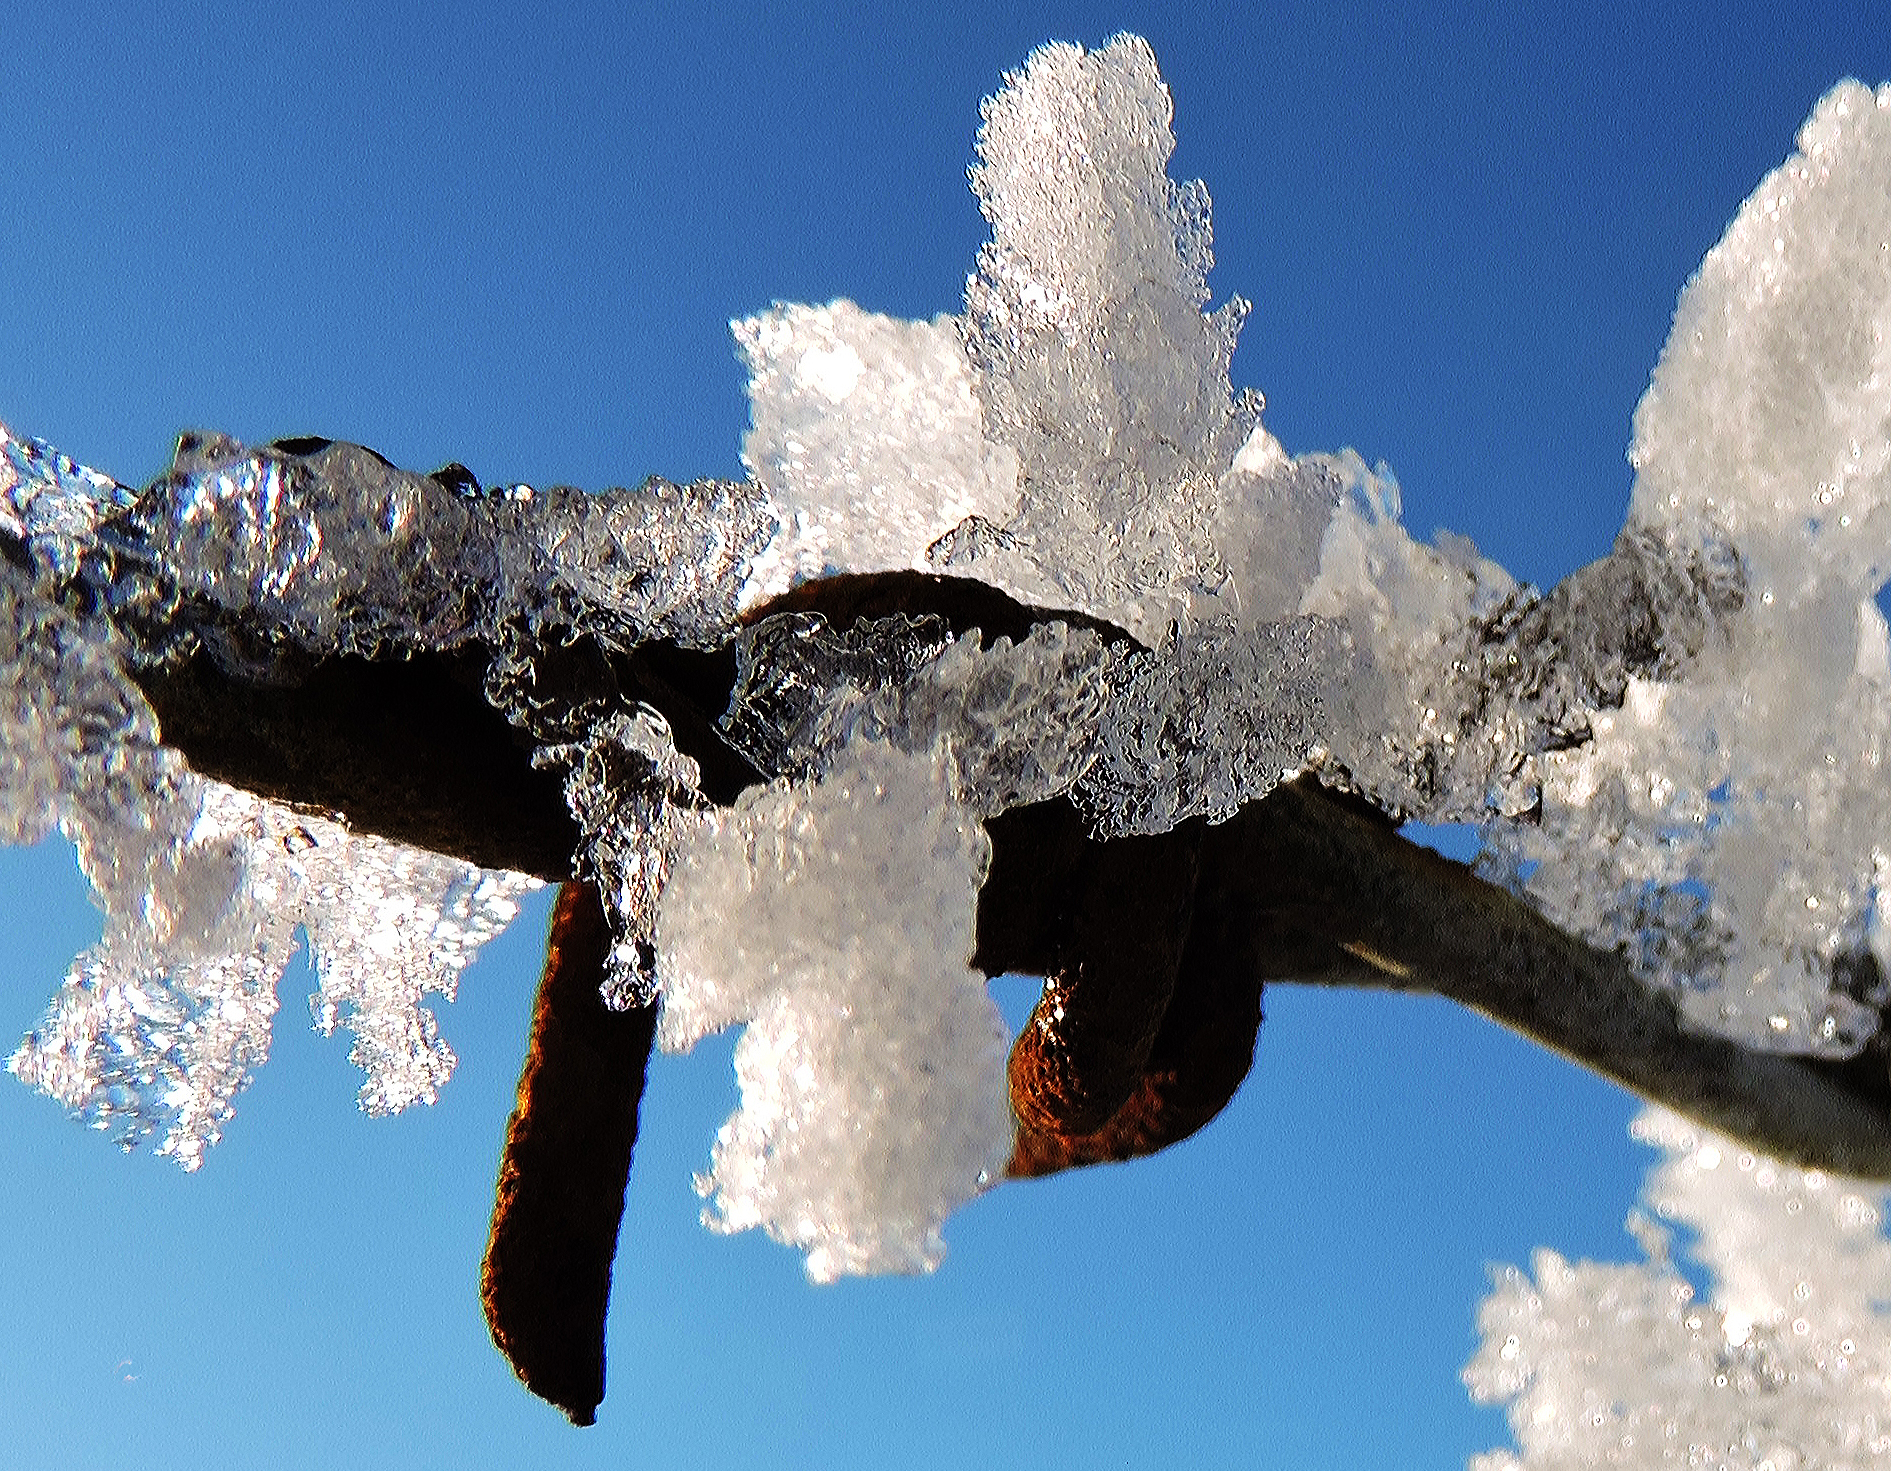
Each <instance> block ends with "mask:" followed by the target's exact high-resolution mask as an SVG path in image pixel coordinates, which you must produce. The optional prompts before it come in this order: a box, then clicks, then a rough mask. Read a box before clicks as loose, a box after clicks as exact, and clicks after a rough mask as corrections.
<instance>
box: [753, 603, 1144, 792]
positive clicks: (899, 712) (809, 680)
mask: <svg viewBox="0 0 1891 1471" xmlns="http://www.w3.org/2000/svg"><path fill="white" fill-rule="evenodd" d="M1126 648H1127V646H1126V645H1123V644H1115V645H1110V646H1106V645H1105V644H1104V643H1103V641H1102V639H1101V638H1099V636H1098V635H1097V634H1096V633H1094V632H1092V631H1090V630H1088V629H1073V628H1071V627H1070V626H1069V625H1067V624H1065V623H1062V622H1050V623H1045V624H1041V625H1039V626H1038V627H1037V628H1036V629H1034V630H1033V631H1032V633H1031V635H1030V636H1029V637H1028V638H1026V639H1025V640H1023V641H1022V642H1021V643H1015V644H1014V643H1013V642H1012V640H1011V639H1009V638H1003V637H999V638H994V639H993V640H992V641H991V642H990V643H989V644H987V643H985V642H984V641H983V639H982V638H981V637H980V636H979V635H978V633H977V631H976V630H973V631H972V632H971V633H970V634H968V636H966V637H964V638H959V639H954V638H952V637H951V636H950V635H949V634H948V633H947V632H946V629H945V625H944V623H943V622H942V621H941V620H939V619H936V618H927V619H910V618H907V617H905V616H903V615H902V616H895V617H893V618H885V619H875V620H868V621H863V622H861V623H857V624H856V625H855V626H854V627H853V628H851V629H847V630H845V631H841V630H836V629H832V628H830V627H828V626H827V624H826V623H825V621H824V620H822V619H819V618H815V617H812V616H809V615H805V614H795V615H784V616H778V617H775V618H770V619H767V620H765V621H763V622H761V623H759V624H757V625H755V626H754V627H753V628H751V629H749V630H748V631H747V632H746V633H745V634H744V636H743V640H742V645H741V650H742V652H741V658H740V663H739V665H738V671H739V672H738V677H737V681H736V688H735V693H734V696H733V698H732V699H731V701H730V708H729V713H728V716H727V718H726V720H725V728H726V729H727V730H728V731H729V733H730V735H731V737H732V739H734V740H735V741H736V742H737V743H738V744H739V745H740V747H741V748H742V750H743V751H744V752H745V753H746V754H747V755H748V756H749V757H750V759H751V760H753V761H754V762H755V763H756V764H757V765H758V766H759V767H760V768H761V769H763V770H767V771H773V772H778V773H782V774H786V775H791V776H796V777H805V776H808V775H812V774H817V773H819V772H821V771H824V770H825V769H826V768H827V767H828V766H829V765H831V764H832V763H833V762H834V761H835V760H837V759H839V758H840V757H841V756H842V754H843V753H844V752H845V751H846V750H847V749H848V747H849V746H850V745H851V744H852V743H855V742H857V741H863V740H876V741H886V742H890V743H892V744H895V745H897V746H899V747H900V749H902V750H905V751H909V752H926V751H930V750H931V749H933V747H935V746H938V745H941V744H942V743H943V746H944V750H945V759H946V761H947V764H948V768H949V770H950V772H951V776H952V790H953V794H954V798H955V800H957V801H959V802H961V803H963V804H965V805H966V806H968V807H971V808H972V809H974V810H975V811H977V812H978V813H979V815H980V816H982V817H989V816H993V815H995V814H997V813H999V812H1002V811H1004V810H1005V809H1006V808H1008V807H1015V806H1020V805H1022V804H1024V803H1026V802H1039V801H1043V800H1045V799H1046V798H1049V797H1054V796H1059V795H1061V794H1062V793H1064V792H1067V791H1069V790H1070V789H1071V788H1072V787H1073V786H1074V785H1075V784H1076V782H1077V781H1078V779H1079V778H1080V777H1082V776H1083V775H1084V773H1085V772H1086V771H1088V770H1089V768H1090V765H1091V763H1092V761H1093V760H1094V759H1095V755H1096V749H1097V741H1098V733H1099V730H1100V727H1101V725H1102V723H1103V721H1104V719H1105V711H1106V709H1108V708H1109V707H1110V704H1111V702H1112V701H1113V700H1115V699H1117V698H1118V697H1119V695H1120V694H1121V693H1122V691H1120V690H1118V689H1113V687H1112V686H1113V684H1116V683H1118V682H1120V681H1119V680H1118V679H1116V678H1113V676H1114V675H1115V672H1116V671H1118V670H1120V669H1122V668H1123V667H1124V666H1125V663H1126V659H1125V654H1126Z"/></svg>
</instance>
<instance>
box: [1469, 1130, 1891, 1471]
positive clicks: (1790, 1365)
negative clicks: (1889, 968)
mask: <svg viewBox="0 0 1891 1471" xmlns="http://www.w3.org/2000/svg"><path fill="white" fill-rule="evenodd" d="M1633 1132H1634V1134H1635V1136H1636V1137H1637V1138H1638V1139H1641V1140H1643V1141H1645V1142H1647V1143H1649V1144H1652V1145H1654V1146H1656V1147H1657V1148H1659V1149H1660V1150H1661V1151H1662V1153H1663V1159H1662V1160H1661V1162H1660V1163H1658V1164H1657V1165H1656V1166H1655V1167H1654V1168H1653V1169H1652V1170H1651V1171H1650V1172H1649V1176H1648V1180H1647V1183H1646V1185H1645V1186H1644V1188H1643V1192H1642V1206H1643V1207H1644V1208H1638V1209H1636V1210H1635V1211H1634V1212H1632V1213H1631V1214H1630V1216H1629V1219H1628V1229H1629V1231H1630V1232H1631V1234H1633V1235H1634V1237H1635V1238H1636V1240H1637V1242H1638V1243H1639V1244H1640V1246H1641V1249H1642V1260H1640V1261H1638V1262H1632V1263H1631V1262H1623V1263H1617V1262H1587V1261H1585V1262H1575V1263H1571V1262H1569V1261H1566V1260H1565V1259H1564V1258H1563V1257H1561V1256H1559V1255H1558V1254H1557V1253H1556V1252H1554V1251H1549V1250H1541V1251H1538V1252H1537V1253H1536V1257H1535V1260H1534V1261H1533V1262H1532V1264H1531V1268H1530V1270H1529V1271H1527V1272H1526V1271H1523V1270H1522V1269H1520V1268H1517V1267H1503V1268H1500V1269H1499V1270H1498V1271H1497V1273H1496V1281H1495V1284H1494V1289H1493V1291H1492V1293H1491V1295H1490V1297H1488V1298H1487V1299H1486V1300H1485V1302H1484V1304H1483V1306H1482V1308H1481V1309H1480V1311H1479V1313H1478V1327H1479V1330H1480V1332H1481V1333H1482V1335H1483V1341H1482V1344H1481V1345H1480V1347H1479V1349H1478V1351H1477V1354H1476V1356H1475V1357H1474V1358H1473V1359H1472V1360H1471V1362H1470V1364H1469V1365H1468V1366H1467V1367H1466V1369H1465V1371H1464V1379H1465V1383H1466V1384H1467V1385H1468V1386H1469V1387H1470V1390H1471V1394H1472V1396H1473V1397H1474V1398H1475V1399H1477V1400H1479V1401H1482V1402H1484V1403H1490V1404H1501V1405H1503V1406H1504V1407H1505V1410H1506V1413H1507V1414H1508V1416H1509V1420H1510V1428H1511V1433H1512V1434H1513V1435H1514V1436H1515V1438H1516V1444H1517V1450H1516V1451H1490V1452H1486V1453H1485V1454H1483V1455H1480V1456H1476V1457H1473V1458H1472V1461H1471V1467H1472V1471H1579V1468H1583V1471H1586V1468H1594V1467H1602V1466H1618V1467H1623V1468H1648V1471H1655V1468H1661V1467H1673V1466H1680V1467H1696V1466H1698V1467H1715V1468H1720V1467H1726V1468H1730V1471H1732V1468H1738V1471H1762V1468H1765V1471H1814V1468H1817V1471H1853V1468H1863V1467H1869V1466H1884V1465H1887V1464H1891V1321H1887V1319H1886V1316H1885V1304H1886V1303H1887V1302H1891V1241H1887V1240H1886V1239H1885V1233H1884V1222H1885V1209H1886V1204H1887V1196H1888V1193H1887V1191H1886V1190H1885V1189H1884V1187H1882V1186H1878V1185H1868V1184H1865V1183H1863V1182H1860V1181H1856V1180H1847V1179H1844V1178H1841V1177H1838V1176H1832V1175H1825V1174H1821V1173H1820V1172H1818V1171H1814V1170H1800V1169H1795V1168H1793V1167H1791V1166H1788V1165H1782V1164H1780V1163H1778V1162H1776V1161H1773V1160H1769V1159H1767V1158H1765V1157H1764V1156H1761V1155H1756V1154H1754V1153H1753V1152H1752V1151H1751V1150H1749V1149H1746V1148H1744V1147H1743V1146H1742V1145H1740V1144H1738V1143H1737V1142H1735V1141H1733V1140H1730V1139H1723V1138H1720V1137H1718V1136H1716V1135H1714V1134H1711V1133H1709V1132H1707V1131H1705V1130H1702V1129H1700V1128H1697V1127H1695V1126H1694V1125H1692V1124H1689V1123H1687V1122H1685V1121H1684V1120H1682V1119H1679V1118H1677V1117H1675V1116H1674V1115H1673V1114H1670V1113H1667V1112H1665V1111H1663V1110H1659V1109H1649V1110H1646V1111H1645V1112H1643V1114H1642V1115H1641V1116H1640V1117H1639V1118H1638V1119H1637V1120H1636V1121H1635V1125H1634V1130H1633ZM1657 1218H1659V1220H1666V1221H1670V1222H1672V1223H1674V1224H1675V1225H1676V1226H1679V1227H1681V1228H1683V1229H1684V1230H1685V1231H1687V1232H1688V1233H1689V1234H1690V1238H1691V1240H1690V1244H1689V1245H1688V1246H1687V1248H1686V1254H1687V1255H1688V1256H1689V1257H1691V1258H1693V1259H1694V1261H1695V1262H1697V1263H1698V1264H1699V1266H1700V1267H1701V1268H1704V1269H1705V1271H1706V1272H1707V1274H1708V1275H1709V1278H1710V1286H1709V1290H1708V1293H1707V1295H1706V1297H1705V1298H1701V1297H1698V1296H1696V1294H1695V1291H1694V1288H1693V1287H1692V1286H1691V1285H1690V1283H1689V1281H1688V1279H1687V1278H1686V1277H1685V1276H1684V1275H1683V1274H1682V1272H1681V1271H1680V1269H1679V1268H1678V1267H1677V1265H1676V1263H1675V1260H1674V1257H1673V1255H1672V1252H1673V1236H1672V1233H1671V1232H1670V1231H1669V1230H1668V1229H1666V1228H1664V1227H1663V1226H1662V1225H1660V1224H1659V1220H1658V1219H1657Z"/></svg>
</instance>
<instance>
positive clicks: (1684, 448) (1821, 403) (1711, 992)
mask: <svg viewBox="0 0 1891 1471" xmlns="http://www.w3.org/2000/svg"><path fill="white" fill-rule="evenodd" d="M1799 148H1800V151H1799V152H1798V153H1797V154H1795V155H1794V156H1793V157H1792V158H1790V159H1788V160H1787V161H1786V163H1785V164H1783V165H1782V166H1781V167H1780V168H1779V169H1777V170H1775V171H1774V172H1773V173H1772V174H1771V175H1769V176H1768V177H1767V179H1766V180H1765V181H1764V182H1763V183H1762V184H1761V185H1760V187H1759V188H1758V189H1757V190H1756V191H1755V192H1754V194H1753V196H1752V198H1750V199H1749V200H1748V201H1747V202H1746V204H1745V205H1744V206H1743V207H1742V209H1741V210H1740V213H1739V215H1738V216H1737V217H1736V218H1735V220H1734V222H1733V224H1732V225H1731V226H1730V227H1729V228H1728V231H1727V234H1726V238H1725V239H1724V240H1722V241H1721V243H1720V244H1719V245H1717V246H1716V247H1715V248H1714V249H1713V251H1712V252H1710V253H1709V255H1708V257H1707V259H1706V260H1705V261H1704V262H1703V263H1702V266H1701V269H1700V272H1699V274H1698V275H1697V276H1696V277H1695V279H1694V280H1693V281H1692V282H1691V283H1690V284H1689V286H1688V288H1687V291H1686V292H1685V293H1684V294H1683V296H1682V299H1681V304H1680V307H1679V310H1678V311H1677V313H1676V316H1675V327H1674V332H1673V335H1672V336H1671V338H1670V339H1669V342H1668V346H1667V348H1666V349H1665V351H1664V352H1663V354H1662V359H1661V363H1660V365H1659V366H1658V367H1657V369H1656V371H1655V375H1654V381H1653V382H1652V384H1651V385H1650V387H1649V390H1648V393H1647V396H1646V397H1645V398H1644V399H1643V401H1642V404H1641V406H1640V408H1639V409H1638V410H1637V411H1636V415H1635V445H1634V449H1633V451H1632V454H1631V458H1632V459H1633V461H1634V463H1635V465H1636V468H1637V471H1638V475H1637V479H1636V485H1635V494H1634V501H1633V505H1632V507H1631V510H1630V517H1629V531H1628V532H1627V533H1625V537H1626V536H1637V537H1640V538H1641V539H1642V541H1643V543H1644V545H1646V546H1649V547H1656V548H1664V549H1665V550H1666V553H1667V555H1668V557H1669V560H1670V563H1671V564H1674V565H1678V564H1680V563H1682V562H1684V561H1686V560H1689V559H1693V560H1694V561H1696V562H1703V561H1716V560H1717V561H1720V562H1723V563H1724V562H1728V561H1732V562H1734V563H1736V564H1737V568H1738V572H1737V576H1738V578H1739V580H1740V582H1741V584H1742V591H1741V593H1740V595H1739V596H1738V597H1737V598H1735V599H1723V600H1722V606H1721V608H1720V610H1719V616H1718V617H1717V618H1716V620H1715V623H1716V625H1717V626H1716V627H1715V629H1714V631H1713V633H1712V636H1710V637H1707V638H1705V639H1702V640H1700V641H1699V649H1700V653H1699V657H1697V658H1694V659H1692V660H1690V661H1677V663H1685V664H1686V667H1685V668H1682V667H1676V668H1674V669H1673V670H1671V671H1667V672H1665V673H1664V674H1663V676H1662V677H1661V678H1660V679H1659V680H1657V681H1655V682H1652V683H1648V684H1636V685H1635V686H1634V687H1633V688H1632V689H1630V690H1629V691H1628V698H1627V700H1626V703H1625V704H1624V705H1623V707H1622V708H1621V709H1620V710H1619V711H1615V712H1610V713H1606V714H1600V715H1598V717H1597V719H1596V721H1595V722H1594V724H1593V729H1594V733H1595V739H1594V740H1593V741H1592V742H1590V743H1588V744H1586V745H1581V746H1578V747H1576V748H1574V749H1571V750H1568V751H1565V752H1561V753H1557V754H1554V755H1551V756H1547V757H1545V758H1544V760H1543V761H1542V762H1541V765H1540V771H1541V775H1542V825H1541V826H1540V827H1539V828H1537V829H1536V830H1534V831H1530V830H1519V831H1517V832H1515V833H1514V834H1509V835H1506V836H1505V837H1504V838H1503V839H1502V841H1503V842H1505V843H1506V844H1509V845H1511V846H1513V847H1514V848H1515V850H1516V851H1517V853H1518V855H1519V856H1520V857H1521V858H1522V859H1523V860H1524V861H1526V862H1529V863H1531V864H1533V865H1534V871H1533V873H1532V877H1531V879H1530V882H1529V885H1528V890H1527V892H1528V893H1529V895H1530V897H1531V898H1532V899H1533V900H1534V901H1535V902H1537V903H1538V904H1539V905H1540V906H1541V907H1542V908H1543V909H1544V911H1545V913H1546V914H1548V915H1549V917H1550V918H1551V919H1553V920H1555V921H1556V922H1557V923H1559V924H1563V925H1565V926H1567V927H1570V928H1573V929H1575V930H1577V931H1578V932H1579V933H1583V934H1585V935H1588V936H1591V937H1593V939H1594V940H1595V942H1596V943H1599V944H1603V945H1612V944H1631V945H1633V946H1634V953H1636V954H1637V955H1638V958H1640V959H1641V960H1642V962H1643V963H1642V966H1641V969H1642V973H1643V974H1644V975H1645V976H1647V977H1648V978H1649V979H1650V980H1652V981H1654V982H1656V983H1657V984H1662V985H1666V986H1669V987H1671V988H1673V989H1675V991H1676V992H1677V994H1678V996H1679V998H1680V1000H1681V1002H1682V1005H1683V1007H1684V1008H1685V1010H1686V1012H1687V1014H1688V1016H1689V1017H1690V1018H1691V1019H1692V1020H1693V1021H1694V1022H1695V1023H1696V1024H1697V1025H1700V1026H1702V1027H1705V1028H1708V1029H1710V1030H1713V1031H1717V1032H1721V1033H1723V1034H1725V1035H1729V1036H1732V1037H1736V1038H1738V1039H1739V1040H1741V1041H1742V1042H1745V1043H1747V1044H1748V1045H1751V1046H1759V1047H1766V1048H1773V1049H1779V1050H1784V1051H1792V1052H1808V1051H1820V1052H1826V1053H1828V1054H1835V1055H1846V1054H1849V1053H1850V1052H1852V1051H1855V1050H1856V1048H1857V1047H1858V1046H1859V1045H1860V1043H1861V1042H1862V1041H1863V1040H1864V1039H1865V1037H1866V1036H1868V1035H1869V1034H1870V1032H1871V1030H1872V1029H1873V1027H1874V1025H1875V1017H1874V1016H1873V1015H1872V1014H1871V1012H1870V1010H1869V1009H1868V1008H1867V1007H1865V1006H1861V1005H1860V1004H1859V1001H1860V1000H1861V999H1862V1000H1863V1001H1865V1002H1867V1003H1870V1004H1871V1005H1873V1006H1875V1004H1876V1003H1878V1002H1880V1001H1882V1000H1883V989H1882V988H1883V982H1882V975H1881V974H1879V975H1873V974H1872V972H1873V971H1875V970H1877V969H1878V967H1877V966H1876V965H1873V964H1871V963H1870V958H1871V957H1875V956H1876V955H1877V953H1878V952H1880V951H1882V950H1883V949H1884V944H1883V940H1882V934H1883V928H1882V925H1881V924H1880V923H1879V921H1878V915H1879V914H1880V912H1881V911H1882V907H1883V904H1884V900H1883V897H1882V881H1883V877H1884V875H1885V872H1886V864H1887V860H1886V856H1885V855H1886V853H1887V851H1888V850H1891V836H1888V835H1891V798H1888V797H1887V794H1886V789H1885V783H1884V779H1883V755H1884V751H1885V743H1886V735H1887V729H1888V726H1891V702H1888V700H1887V695H1888V694H1891V691H1888V690H1887V684H1886V676H1885V663H1884V659H1883V649H1884V647H1885V633H1884V621H1883V618H1882V616H1881V615H1880V613H1879V612H1878V609H1877V607H1876V605H1875V603H1874V601H1873V599H1874V597H1875V595H1876V594H1877V593H1878V591H1879V590H1880V588H1881V587H1882V586H1883V585H1884V582H1885V579H1886V576H1887V574H1891V506H1887V504H1886V503H1887V501H1891V348H1888V347H1887V345H1886V343H1887V334H1888V333H1891V187H1887V180H1891V87H1883V88H1880V89H1879V90H1878V91H1877V92H1876V93H1875V94H1874V93H1872V92H1871V91H1869V90H1867V89H1866V88H1864V87H1861V86H1858V85H1857V84H1855V83H1847V84H1845V85H1843V86H1840V87H1838V88H1836V89H1835V90H1834V91H1833V92H1832V93H1831V94H1830V95H1829V96H1827V97H1826V98H1825V99H1824V101H1822V102H1821V103H1820V104H1819V105H1818V107H1817V108H1816V109H1815V110H1814V112H1813V115H1812V117H1811V118H1810V119H1809V120H1808V122H1807V123H1806V125H1805V128H1804V129H1803V130H1802V131H1801V133H1800V137H1799ZM1861 974H1862V976H1863V978H1864V979H1863V983H1862V986H1861V987H1860V988H1859V991H1860V994H1859V995H1858V996H1854V995H1851V994H1847V992H1848V990H1850V989H1851V988H1850V987H1849V986H1848V984H1847V978H1848V977H1853V976H1859V975H1861Z"/></svg>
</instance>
